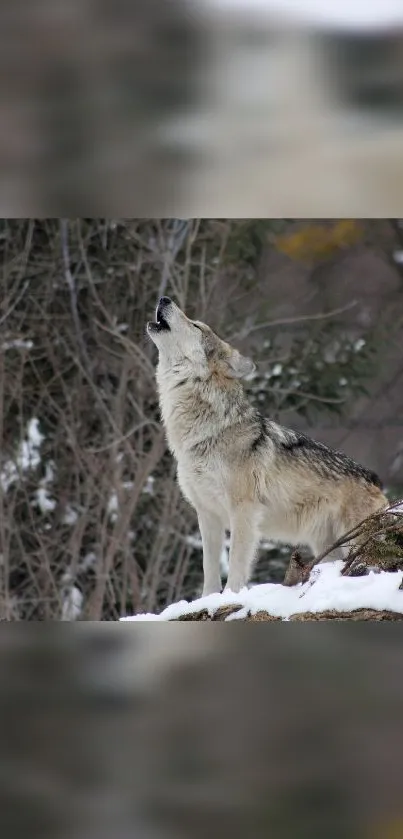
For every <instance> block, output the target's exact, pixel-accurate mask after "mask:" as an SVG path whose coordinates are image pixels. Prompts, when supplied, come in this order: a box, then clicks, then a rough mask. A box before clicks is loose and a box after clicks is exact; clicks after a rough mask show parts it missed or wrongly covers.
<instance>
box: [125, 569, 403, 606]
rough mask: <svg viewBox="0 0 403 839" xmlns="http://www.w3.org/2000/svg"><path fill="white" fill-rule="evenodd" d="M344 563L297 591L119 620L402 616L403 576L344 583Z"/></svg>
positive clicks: (317, 573) (256, 589)
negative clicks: (363, 613)
mask: <svg viewBox="0 0 403 839" xmlns="http://www.w3.org/2000/svg"><path fill="white" fill-rule="evenodd" d="M342 567H343V562H342V561H340V560H338V561H337V562H326V563H323V564H322V565H319V566H317V567H316V568H314V570H313V572H312V574H311V577H310V579H309V580H308V582H306V583H299V584H298V585H296V586H293V587H287V586H283V585H282V584H281V583H267V584H264V585H258V586H252V587H251V588H249V589H247V588H245V589H243V590H242V591H241V592H240V593H239V594H233V593H232V592H224V593H223V594H210V595H209V596H208V597H200V598H198V599H197V600H194V601H193V602H188V601H187V600H181V601H180V602H179V603H173V604H172V605H171V606H168V608H167V609H164V611H163V612H161V614H159V615H152V614H143V615H135V616H134V617H125V618H121V620H124V621H130V620H135V621H149V620H153V621H154V620H160V621H168V620H173V619H175V618H179V617H181V616H182V615H186V614H190V613H192V612H199V611H201V610H202V609H207V611H208V613H209V614H210V615H212V614H214V612H216V611H217V609H219V608H222V607H224V606H232V605H234V604H236V605H239V606H240V611H239V612H237V613H236V614H234V615H230V616H229V617H228V618H227V620H237V619H239V618H244V617H245V616H246V615H247V614H248V613H249V612H250V613H251V614H256V612H260V611H265V612H268V613H269V614H270V615H273V616H274V617H280V618H282V619H283V620H288V619H289V618H290V616H291V615H295V614H301V613H302V612H323V611H326V610H328V609H332V610H333V609H334V610H336V611H338V612H341V611H343V612H350V611H353V610H354V609H378V610H383V609H388V610H390V611H392V612H402V613H403V591H400V590H399V585H400V583H401V582H402V579H403V571H396V572H390V571H389V572H386V571H380V572H379V573H377V572H375V571H370V572H369V574H368V575H367V576H365V577H343V576H342V575H341V573H340V572H341V569H342Z"/></svg>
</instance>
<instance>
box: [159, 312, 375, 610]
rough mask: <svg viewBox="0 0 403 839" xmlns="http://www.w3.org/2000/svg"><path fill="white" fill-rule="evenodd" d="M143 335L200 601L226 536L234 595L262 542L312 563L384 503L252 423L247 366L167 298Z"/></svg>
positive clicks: (333, 463)
mask: <svg viewBox="0 0 403 839" xmlns="http://www.w3.org/2000/svg"><path fill="white" fill-rule="evenodd" d="M147 331H148V334H149V336H150V338H151V339H152V340H153V342H154V343H155V344H156V346H157V348H158V352H159V361H158V368H157V384H158V391H159V399H160V407H161V414H162V419H163V422H164V425H165V429H166V434H167V439H168V444H169V447H170V449H171V451H172V453H173V454H174V456H175V457H176V459H177V462H178V480H179V484H180V487H181V489H182V491H183V493H184V495H185V496H186V498H187V499H188V500H189V501H190V503H191V504H192V505H193V507H194V508H195V510H196V513H197V517H198V521H199V527H200V532H201V537H202V541H203V571H204V587H203V595H206V594H211V593H212V592H217V591H221V578H220V555H221V551H222V547H223V542H224V538H225V530H226V529H227V530H229V531H230V552H229V573H228V580H227V586H226V589H227V590H231V591H234V592H238V591H239V590H240V589H241V588H243V587H244V586H245V585H246V584H247V582H248V579H249V576H250V572H251V568H252V563H253V559H254V556H255V553H256V550H257V547H258V544H259V540H260V539H261V538H262V537H265V538H269V539H274V540H278V541H280V542H286V543H288V544H293V545H301V544H304V545H307V546H308V547H309V548H310V549H311V550H312V552H313V553H314V554H316V555H318V554H320V553H322V552H323V551H324V550H325V549H326V548H327V547H329V546H330V545H332V544H333V542H334V541H336V540H337V539H339V538H340V537H341V536H342V535H343V534H344V533H346V532H347V531H348V530H350V529H351V528H352V527H354V526H355V525H357V524H358V523H359V522H361V521H362V520H363V519H364V518H366V516H368V515H369V514H370V513H373V512H375V511H376V510H378V509H380V508H382V507H383V506H385V505H386V504H387V500H386V498H385V496H384V495H383V494H382V492H381V484H380V481H379V479H378V477H377V476H376V475H375V474H374V473H373V472H370V471H369V470H368V469H365V468H364V467H363V466H359V465H358V464H357V463H355V462H354V461H353V460H351V459H350V458H349V457H347V456H346V455H344V454H342V453H341V452H337V451H333V450H332V449H330V448H328V447H327V446H325V445H323V443H317V442H315V441H314V440H311V439H310V438H309V437H306V436H305V435H304V434H300V433H298V432H295V431H292V430H291V429H288V428H284V427H283V426H281V425H278V424H277V423H275V422H273V421H272V420H270V419H266V418H265V417H263V416H261V414H259V412H258V411H257V410H256V408H254V407H253V406H252V405H251V404H250V402H249V400H248V398H247V395H246V393H245V390H244V386H243V384H242V379H243V378H245V377H247V376H248V375H250V374H251V373H252V372H253V370H254V369H255V365H254V363H253V362H252V361H251V360H250V359H249V358H245V357H244V356H242V355H241V354H240V353H239V352H238V351H237V350H236V349H234V348H233V347H231V346H230V345H229V344H227V343H226V342H225V341H222V340H221V339H220V338H219V337H218V336H217V335H215V333H214V332H212V330H211V329H210V328H209V327H208V326H207V325H206V324H205V323H201V322H200V321H192V320H189V318H188V317H187V316H186V315H185V314H184V312H182V311H181V309H179V308H178V306H176V304H175V303H173V302H172V300H170V299H169V297H161V299H160V301H159V303H158V307H157V312H156V322H154V323H151V322H150V323H148V324H147ZM344 550H345V549H344ZM340 555H341V556H343V555H344V554H343V553H340V552H339V553H338V556H340ZM331 558H332V559H334V558H335V555H334V553H333V555H331Z"/></svg>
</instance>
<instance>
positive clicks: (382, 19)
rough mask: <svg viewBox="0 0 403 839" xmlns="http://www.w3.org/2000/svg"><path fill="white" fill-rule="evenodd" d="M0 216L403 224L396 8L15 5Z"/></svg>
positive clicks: (8, 23) (240, 1) (0, 103)
mask: <svg viewBox="0 0 403 839" xmlns="http://www.w3.org/2000/svg"><path fill="white" fill-rule="evenodd" d="M0 14H1V17H0V22H1V26H0V46H1V49H0V55H1V60H0V88H1V96H0V161H1V169H0V208H1V215H2V216H6V215H7V216H26V215H36V216H38V215H39V216H46V215H55V216H56V215H63V216H68V215H76V214H78V213H79V214H83V213H87V214H88V215H119V216H143V217H148V216H159V217H165V216H183V217H185V218H186V217H189V218H191V217H195V216H200V217H202V216H223V217H232V218H236V217H238V216H239V217H248V216H268V215H272V216H279V215H280V216H282V215H285V216H292V217H296V216H311V215H312V216H316V215H323V216H335V215H336V216H338V215H340V216H343V215H345V214H349V215H352V216H355V215H357V216H359V215H369V216H380V215H387V216H394V215H396V216H397V215H399V214H400V215H403V209H402V197H401V196H402V194H403V169H402V147H403V144H402V139H403V122H402V119H403V114H402V97H403V94H402V90H403V87H402V83H403V9H402V6H401V2H400V0H387V2H384V0H371V2H367V3H363V2H361V0H351V2H349V3H347V2H346V0H344V2H338V0H326V3H325V4H324V3H323V4H320V3H317V2H316V0H299V2H298V3H295V2H293V0H281V2H280V0H248V2H246V0H202V2H198V3H196V2H195V0H147V2H145V0H135V2H133V0H131V2H126V0H116V2H114V3H113V5H108V4H107V3H105V2H104V0H70V2H68V3H67V2H66V0H53V2H51V3H50V2H48V0H32V2H31V3H30V4H29V5H27V4H25V3H22V2H21V0H16V1H15V2H14V3H12V4H11V5H10V4H9V5H6V4H3V6H2V9H1V12H0Z"/></svg>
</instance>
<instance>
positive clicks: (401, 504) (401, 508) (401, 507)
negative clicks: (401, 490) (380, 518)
mask: <svg viewBox="0 0 403 839" xmlns="http://www.w3.org/2000/svg"><path fill="white" fill-rule="evenodd" d="M388 512H389V513H403V501H398V502H397V504H395V506H394V507H390V508H389V510H388Z"/></svg>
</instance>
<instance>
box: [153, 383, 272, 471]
mask: <svg viewBox="0 0 403 839" xmlns="http://www.w3.org/2000/svg"><path fill="white" fill-rule="evenodd" d="M157 383H158V391H159V400H160V408H161V414H162V419H163V422H164V425H165V428H166V432H167V437H168V443H169V446H170V448H171V450H172V451H173V453H174V454H175V455H176V457H178V456H180V454H181V453H185V452H186V451H190V450H191V449H194V447H195V446H197V445H198V444H199V443H202V442H205V441H207V440H211V441H213V439H214V438H215V437H216V436H217V430H218V429H219V433H220V434H222V433H223V431H225V430H226V429H227V428H230V427H231V426H234V425H238V424H241V423H242V425H243V426H244V425H245V424H247V423H248V421H249V422H251V423H253V420H254V418H255V414H256V411H255V410H254V409H253V408H252V406H251V405H250V403H249V401H248V399H247V397H246V394H245V391H244V388H243V385H242V384H241V382H239V381H237V380H235V379H229V378H224V377H222V376H217V374H215V372H214V371H213V372H212V373H210V374H209V375H207V376H205V377H201V376H195V375H194V374H190V375H186V374H185V373H184V372H178V373H177V374H176V375H175V376H172V375H168V376H167V375H166V373H165V371H164V370H162V369H161V368H158V370H157Z"/></svg>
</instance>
